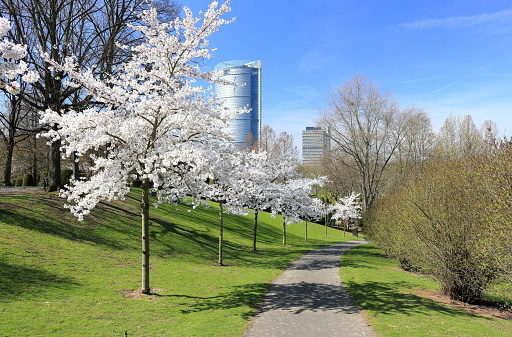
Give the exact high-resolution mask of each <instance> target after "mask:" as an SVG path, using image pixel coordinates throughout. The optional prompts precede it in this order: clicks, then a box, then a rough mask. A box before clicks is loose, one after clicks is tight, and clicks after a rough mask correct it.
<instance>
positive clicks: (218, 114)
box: [42, 1, 233, 294]
mask: <svg viewBox="0 0 512 337" xmlns="http://www.w3.org/2000/svg"><path fill="white" fill-rule="evenodd" d="M228 11H230V7H229V1H226V3H224V4H223V5H221V6H218V3H217V2H212V3H211V4H210V5H209V8H208V10H207V11H206V12H204V13H201V14H202V18H195V17H193V16H192V13H191V12H190V10H188V9H187V8H186V7H185V8H184V12H185V16H184V17H183V18H177V19H175V20H173V21H171V22H169V23H160V22H159V21H158V19H157V13H156V10H154V9H151V10H149V11H146V12H144V14H143V17H142V19H143V21H144V22H146V25H143V26H135V27H133V28H134V29H135V30H137V31H139V32H140V34H141V35H142V36H143V37H144V38H145V43H143V44H141V45H138V46H136V47H128V46H127V47H125V48H126V49H128V50H131V52H132V55H133V58H132V59H131V60H130V61H129V62H127V63H125V64H123V65H122V67H121V69H119V71H118V72H117V73H118V74H119V75H118V76H116V77H115V78H110V79H108V80H99V79H97V78H95V76H94V75H93V73H94V71H93V70H92V69H89V70H87V71H85V72H80V71H79V70H78V69H76V66H75V64H74V63H73V60H72V59H68V60H67V62H66V64H65V65H63V66H62V68H63V69H64V70H66V71H67V72H68V73H69V74H70V76H71V77H72V78H74V80H75V81H76V82H77V83H79V84H81V85H83V86H84V87H85V88H86V89H87V90H88V91H89V93H90V94H92V95H93V96H94V97H95V99H96V100H98V101H99V102H102V103H104V104H105V107H104V108H102V109H100V110H98V109H89V110H86V111H85V112H74V111H70V112H69V113H68V114H65V115H62V116H59V115H58V113H56V112H52V111H46V112H45V113H44V115H43V118H42V122H43V123H48V124H53V123H57V124H58V125H60V127H61V128H60V130H57V131H54V130H51V131H49V132H48V133H47V134H46V136H47V137H49V138H50V139H62V140H63V141H64V145H63V149H64V150H65V153H66V155H68V156H71V155H72V154H73V152H76V153H78V154H79V155H84V154H86V152H88V151H89V150H97V149H99V148H103V149H105V150H106V151H104V152H105V155H104V156H100V155H98V154H97V155H95V156H92V159H93V160H94V163H95V165H94V167H93V168H92V169H93V171H94V175H93V176H92V177H91V179H90V180H89V181H72V183H71V184H70V186H68V187H67V188H68V189H67V190H66V191H62V192H61V194H62V195H63V196H64V197H66V198H67V200H68V203H69V204H68V205H67V207H69V208H70V209H71V212H72V213H73V214H75V215H76V216H77V217H78V218H79V219H82V218H83V216H84V215H86V214H87V213H89V212H90V211H91V210H92V209H93V208H94V207H95V206H96V204H97V203H98V202H99V201H101V200H106V201H110V200H112V199H118V198H119V199H122V198H123V196H124V195H126V194H127V193H128V191H129V187H128V186H129V181H130V179H139V180H141V181H142V204H141V207H142V289H141V291H142V293H144V294H149V293H150V291H151V288H150V285H149V221H148V220H149V207H150V204H149V188H150V186H152V187H153V188H155V189H156V190H157V199H158V202H164V201H168V202H173V201H175V200H177V198H179V197H184V196H185V195H186V193H191V192H195V191H200V190H202V189H195V188H194V185H201V184H204V183H205V182H206V181H207V179H208V178H209V177H208V173H207V171H205V170H204V169H203V168H204V166H205V165H208V163H209V162H210V160H208V158H209V156H210V155H211V154H212V149H211V147H212V146H213V145H212V144H215V143H216V142H218V140H222V139H226V137H228V135H227V134H225V132H224V131H223V130H226V129H227V124H226V123H227V120H228V117H227V116H229V115H230V114H232V113H233V111H227V110H223V109H220V108H219V105H218V104H217V103H216V101H215V99H214V97H212V96H208V95H206V92H207V89H205V88H203V87H201V86H200V85H198V83H197V82H196V81H197V80H198V79H202V80H206V81H210V82H211V81H215V80H216V74H215V73H207V72H202V71H201V69H200V68H199V67H198V65H197V62H194V61H196V60H199V59H202V58H210V57H211V56H212V54H211V50H210V49H209V48H208V40H207V38H208V37H209V36H210V35H211V34H212V33H214V32H215V31H217V30H218V28H219V27H220V26H222V25H224V24H226V23H229V22H230V21H226V20H224V19H222V18H221V16H222V15H223V14H225V13H226V12H228ZM196 26H197V27H196ZM54 66H56V67H58V65H54ZM196 187H197V186H196Z"/></svg>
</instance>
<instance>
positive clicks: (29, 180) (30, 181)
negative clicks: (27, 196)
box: [22, 173, 36, 186]
mask: <svg viewBox="0 0 512 337" xmlns="http://www.w3.org/2000/svg"><path fill="white" fill-rule="evenodd" d="M22 186H36V183H35V181H34V177H33V176H32V175H31V174H28V173H25V174H24V175H23V181H22Z"/></svg>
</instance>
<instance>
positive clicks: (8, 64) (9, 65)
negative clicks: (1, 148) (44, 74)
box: [0, 17, 38, 95]
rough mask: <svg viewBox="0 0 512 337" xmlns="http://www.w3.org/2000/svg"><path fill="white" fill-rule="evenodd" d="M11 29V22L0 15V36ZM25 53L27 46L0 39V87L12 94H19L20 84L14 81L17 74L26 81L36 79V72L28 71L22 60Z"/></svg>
mask: <svg viewBox="0 0 512 337" xmlns="http://www.w3.org/2000/svg"><path fill="white" fill-rule="evenodd" d="M10 29H11V24H10V23H9V20H7V19H6V18H2V17H0V37H2V38H3V37H4V35H5V33H7V32H8V31H9V30H10ZM26 53H27V46H22V45H20V44H16V43H12V42H10V41H8V40H6V39H3V40H2V41H0V57H2V58H3V60H2V61H0V88H2V89H5V90H6V91H7V92H8V93H10V94H12V95H16V94H19V92H20V84H19V83H18V82H17V81H16V78H17V77H18V76H21V78H22V80H23V81H25V82H28V83H33V82H35V81H37V79H38V76H37V73H35V72H33V71H30V70H29V69H28V66H27V64H26V63H25V62H24V61H23V60H22V58H24V57H25V54H26Z"/></svg>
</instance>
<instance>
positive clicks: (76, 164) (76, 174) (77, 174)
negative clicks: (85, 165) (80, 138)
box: [73, 152, 80, 180]
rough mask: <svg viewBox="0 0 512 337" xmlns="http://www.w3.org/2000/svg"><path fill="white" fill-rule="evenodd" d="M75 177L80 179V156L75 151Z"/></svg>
mask: <svg viewBox="0 0 512 337" xmlns="http://www.w3.org/2000/svg"><path fill="white" fill-rule="evenodd" d="M73 177H74V178H75V180H80V166H79V165H78V156H77V154H76V152H73Z"/></svg>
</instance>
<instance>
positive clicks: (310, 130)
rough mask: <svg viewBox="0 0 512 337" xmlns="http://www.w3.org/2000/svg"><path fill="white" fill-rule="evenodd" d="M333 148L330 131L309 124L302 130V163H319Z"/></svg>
mask: <svg viewBox="0 0 512 337" xmlns="http://www.w3.org/2000/svg"><path fill="white" fill-rule="evenodd" d="M330 149H331V140H330V138H329V133H328V132H326V131H325V130H323V129H322V128H321V127H313V126H308V127H306V130H303V131H302V163H303V164H304V165H318V164H320V161H321V160H322V157H323V156H324V154H325V153H326V152H328V151H329V150H330Z"/></svg>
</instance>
